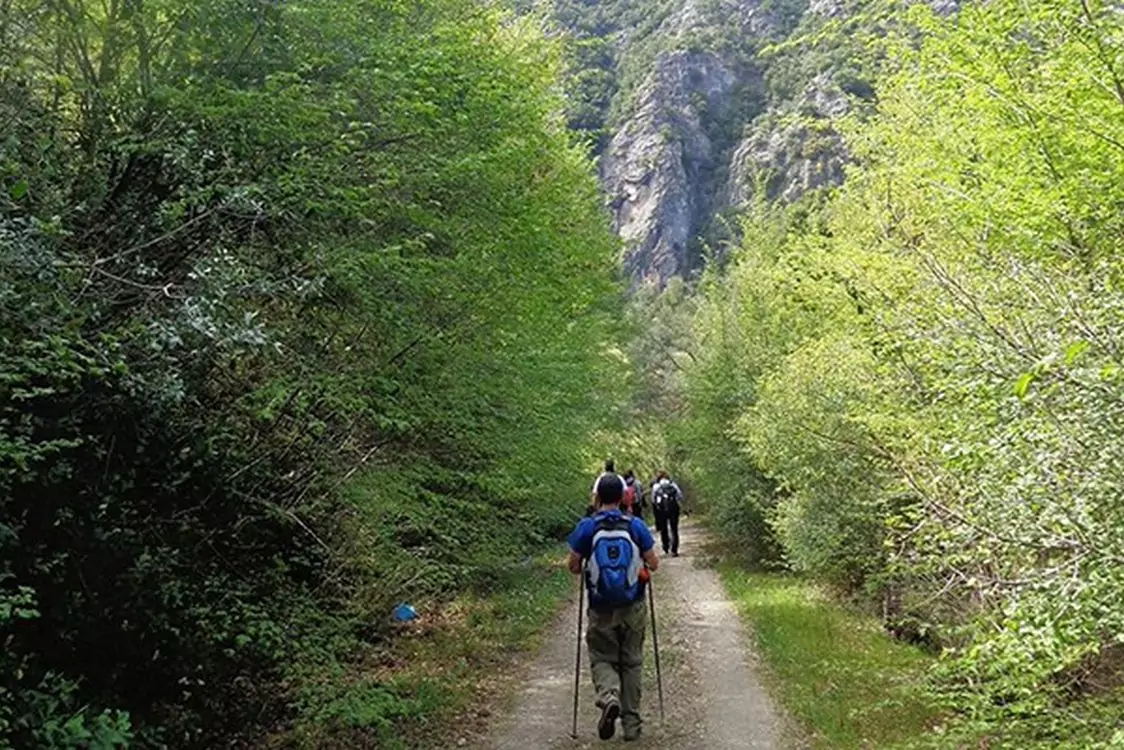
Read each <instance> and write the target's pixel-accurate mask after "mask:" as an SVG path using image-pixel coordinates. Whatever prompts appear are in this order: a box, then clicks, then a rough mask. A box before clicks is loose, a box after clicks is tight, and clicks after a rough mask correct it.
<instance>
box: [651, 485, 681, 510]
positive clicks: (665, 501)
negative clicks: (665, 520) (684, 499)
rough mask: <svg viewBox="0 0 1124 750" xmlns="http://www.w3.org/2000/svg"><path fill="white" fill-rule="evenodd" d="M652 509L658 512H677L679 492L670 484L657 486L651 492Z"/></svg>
mask: <svg viewBox="0 0 1124 750" xmlns="http://www.w3.org/2000/svg"><path fill="white" fill-rule="evenodd" d="M652 507H653V508H655V509H657V510H659V511H661V512H662V511H668V510H672V509H675V510H678V508H679V490H678V489H676V487H675V485H674V484H672V483H671V482H667V483H666V484H657V485H656V488H655V489H654V490H653V491H652Z"/></svg>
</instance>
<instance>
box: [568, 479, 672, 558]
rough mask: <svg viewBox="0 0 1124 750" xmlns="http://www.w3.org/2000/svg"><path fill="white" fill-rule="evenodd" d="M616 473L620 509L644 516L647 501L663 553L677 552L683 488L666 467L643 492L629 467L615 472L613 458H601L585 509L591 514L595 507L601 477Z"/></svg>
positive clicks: (595, 509)
mask: <svg viewBox="0 0 1124 750" xmlns="http://www.w3.org/2000/svg"><path fill="white" fill-rule="evenodd" d="M607 477H616V478H617V479H620V480H623V481H624V496H623V498H622V499H621V503H620V508H621V511H622V512H624V513H627V514H629V515H631V516H633V517H635V518H639V519H641V520H643V519H644V513H645V511H646V509H647V508H648V505H649V503H650V504H651V507H652V515H653V517H654V519H655V522H656V531H658V532H659V535H660V546H661V547H663V553H664V554H665V555H667V554H670V555H671V556H672V557H678V556H679V516H680V514H681V513H682V510H683V490H681V489H680V488H679V485H678V484H676V483H675V482H673V481H672V480H671V477H669V476H668V475H667V472H666V471H662V470H661V471H659V472H657V473H656V478H655V479H653V480H652V483H651V485H650V488H649V490H648V492H647V493H645V491H644V485H643V483H641V482H639V481H637V479H636V475H635V474H634V473H633V471H632V469H628V470H627V471H625V472H624V474H621V475H617V474H616V472H615V470H614V465H613V460H612V459H609V460H608V461H606V462H605V470H604V471H603V472H602V473H601V474H600V475H599V476H598V477H597V479H595V480H594V481H593V490H592V492H591V493H590V506H589V508H588V510H587V511H586V515H587V516H591V515H593V514H595V513H596V512H597V511H598V500H597V486H598V484H599V483H600V482H601V480H602V479H605V478H607Z"/></svg>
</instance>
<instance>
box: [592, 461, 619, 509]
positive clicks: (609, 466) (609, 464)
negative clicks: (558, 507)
mask: <svg viewBox="0 0 1124 750" xmlns="http://www.w3.org/2000/svg"><path fill="white" fill-rule="evenodd" d="M615 472H616V469H614V468H613V459H611V458H606V459H605V469H604V470H603V471H602V472H601V473H600V474H598V475H597V478H596V479H594V480H593V487H592V488H591V489H590V490H589V506H588V507H587V508H586V509H585V514H586V516H592V515H593V514H594V513H596V512H597V485H598V484H600V482H601V479H602V477H606V476H612V477H615V476H617V475H616V473H615Z"/></svg>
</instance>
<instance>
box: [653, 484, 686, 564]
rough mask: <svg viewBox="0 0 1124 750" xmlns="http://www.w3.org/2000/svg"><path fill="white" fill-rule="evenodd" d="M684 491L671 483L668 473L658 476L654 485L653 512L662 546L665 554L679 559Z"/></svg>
mask: <svg viewBox="0 0 1124 750" xmlns="http://www.w3.org/2000/svg"><path fill="white" fill-rule="evenodd" d="M682 503H683V490H681V489H679V485H677V484H676V483H675V482H673V481H671V478H670V477H668V475H667V472H666V471H661V472H660V473H659V474H657V475H656V481H655V482H653V483H652V512H653V513H654V514H655V516H656V530H657V531H659V532H660V546H661V547H663V552H664V554H665V555H666V554H668V552H670V553H671V556H672V557H679V512H680V510H682Z"/></svg>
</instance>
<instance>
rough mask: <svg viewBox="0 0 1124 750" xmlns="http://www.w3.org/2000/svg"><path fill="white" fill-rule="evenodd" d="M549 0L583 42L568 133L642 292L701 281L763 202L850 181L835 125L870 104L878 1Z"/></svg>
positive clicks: (948, 5)
mask: <svg viewBox="0 0 1124 750" xmlns="http://www.w3.org/2000/svg"><path fill="white" fill-rule="evenodd" d="M547 1H549V2H550V3H551V9H552V11H553V12H554V14H555V17H556V19H558V21H559V22H560V23H561V24H562V25H564V26H566V27H567V28H568V29H569V30H570V32H571V33H572V34H573V36H574V37H575V39H576V44H575V49H576V50H578V52H579V54H578V56H577V57H576V58H575V60H577V64H576V65H575V66H574V69H573V70H572V76H571V83H572V85H571V87H570V93H571V99H572V101H573V105H574V114H573V116H572V118H571V124H572V125H574V126H575V127H576V128H578V129H581V130H584V131H585V132H587V133H589V134H590V136H591V137H592V140H593V142H594V144H595V150H596V151H597V153H598V154H599V157H600V171H601V178H602V183H603V185H604V188H605V193H606V201H607V204H608V207H609V210H610V213H611V216H612V220H613V223H614V226H615V228H616V229H617V231H618V232H619V233H620V235H621V237H622V238H623V239H624V240H625V256H624V259H623V266H624V269H625V272H626V273H627V274H628V276H629V277H630V278H631V279H632V281H633V284H634V286H635V285H637V284H640V283H644V282H646V281H653V282H656V283H657V284H659V285H661V286H662V285H663V284H665V283H666V281H667V280H668V279H669V278H671V277H673V276H682V277H689V276H691V275H692V274H693V273H694V272H696V271H697V270H698V268H699V267H700V265H701V257H702V249H703V247H704V246H706V245H710V246H717V247H714V249H715V250H717V251H718V252H721V247H720V245H721V243H722V242H723V240H725V239H729V237H730V233H729V232H728V231H726V228H727V227H729V226H730V224H731V223H730V222H724V221H722V219H723V218H724V217H729V216H732V215H734V214H736V213H737V212H738V210H739V209H740V208H742V207H744V206H745V205H747V204H750V203H752V202H753V201H755V200H757V199H758V198H762V197H764V198H765V199H768V200H780V201H794V200H796V199H798V198H799V197H800V196H801V195H804V194H805V193H807V192H808V191H809V190H813V189H816V188H820V187H824V186H830V185H834V184H838V183H839V182H840V181H842V179H843V174H844V165H845V164H846V161H847V154H846V149H845V147H844V144H843V141H842V138H841V137H840V136H839V134H838V132H837V130H836V128H835V125H834V123H835V121H836V120H837V118H839V117H841V116H842V115H845V114H847V113H848V112H850V111H852V109H853V108H854V107H855V106H856V104H857V105H858V106H864V105H865V103H866V102H869V101H870V100H872V99H873V88H872V86H871V84H870V80H871V73H872V67H873V60H872V59H870V52H869V51H868V50H867V49H865V48H864V47H863V45H862V42H860V41H858V40H857V39H855V38H852V37H853V33H852V32H853V31H854V30H855V29H856V28H863V27H862V23H858V24H852V25H849V22H850V21H852V20H854V19H857V18H859V15H858V14H860V13H861V12H862V11H863V10H864V9H865V8H867V7H870V6H871V5H872V3H871V0H547ZM928 2H930V3H931V4H932V5H933V6H934V7H935V8H936V9H937V10H938V11H940V12H945V13H947V12H953V11H954V10H956V7H957V2H956V0H928ZM831 29H834V30H833V31H832V30H831ZM825 30H829V31H828V33H824V32H825ZM866 30H867V31H870V29H869V28H867V29H866ZM809 40H814V41H809Z"/></svg>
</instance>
